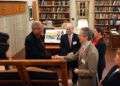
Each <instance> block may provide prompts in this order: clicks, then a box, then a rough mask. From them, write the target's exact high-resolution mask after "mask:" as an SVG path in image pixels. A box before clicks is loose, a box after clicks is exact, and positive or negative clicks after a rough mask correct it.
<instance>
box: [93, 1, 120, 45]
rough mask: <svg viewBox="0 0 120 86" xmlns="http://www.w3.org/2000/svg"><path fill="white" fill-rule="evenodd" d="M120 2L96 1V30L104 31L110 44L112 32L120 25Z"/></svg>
mask: <svg viewBox="0 0 120 86" xmlns="http://www.w3.org/2000/svg"><path fill="white" fill-rule="evenodd" d="M118 21H120V0H95V28H101V29H103V30H104V38H105V40H106V42H107V44H109V39H110V30H111V29H117V28H118V27H119V25H120V24H117V22H118Z"/></svg>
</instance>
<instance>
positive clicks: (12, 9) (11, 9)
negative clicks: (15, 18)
mask: <svg viewBox="0 0 120 86" xmlns="http://www.w3.org/2000/svg"><path fill="white" fill-rule="evenodd" d="M25 10H26V3H25V2H10V1H7V2H4V1H0V16H6V15H13V14H19V13H24V12H25Z"/></svg>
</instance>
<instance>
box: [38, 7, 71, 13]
mask: <svg viewBox="0 0 120 86" xmlns="http://www.w3.org/2000/svg"><path fill="white" fill-rule="evenodd" d="M40 12H41V13H43V12H48V13H49V12H50V13H52V12H56V13H58V12H69V8H68V7H52V8H51V7H49V8H48V7H42V8H40Z"/></svg>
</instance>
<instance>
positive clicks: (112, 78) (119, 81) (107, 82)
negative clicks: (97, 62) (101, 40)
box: [102, 65, 120, 86]
mask: <svg viewBox="0 0 120 86" xmlns="http://www.w3.org/2000/svg"><path fill="white" fill-rule="evenodd" d="M117 68H119V66H117V65H115V66H113V67H112V68H111V70H110V71H109V73H108V74H107V76H106V77H105V79H104V80H103V81H102V85H103V86H120V70H119V71H117V72H115V70H116V69H117Z"/></svg>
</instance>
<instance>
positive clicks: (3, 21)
mask: <svg viewBox="0 0 120 86" xmlns="http://www.w3.org/2000/svg"><path fill="white" fill-rule="evenodd" d="M28 18H29V17H28V11H26V12H25V13H22V14H16V15H9V16H0V32H6V33H8V34H9V36H10V40H9V44H10V50H9V53H8V54H9V56H13V55H14V54H15V53H17V52H19V51H20V50H21V49H22V48H24V40H25V37H26V35H27V34H28V23H29V22H28V21H29V19H28Z"/></svg>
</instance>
